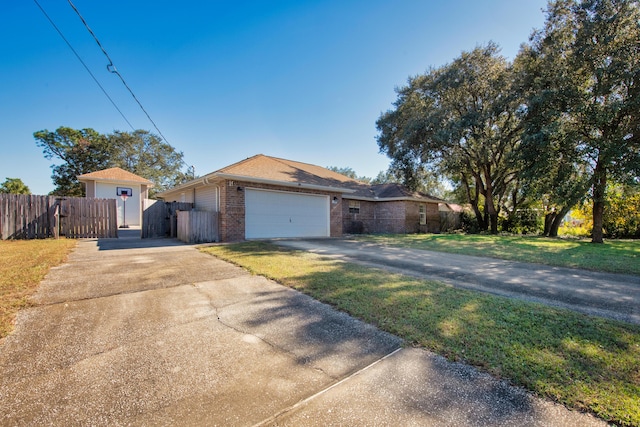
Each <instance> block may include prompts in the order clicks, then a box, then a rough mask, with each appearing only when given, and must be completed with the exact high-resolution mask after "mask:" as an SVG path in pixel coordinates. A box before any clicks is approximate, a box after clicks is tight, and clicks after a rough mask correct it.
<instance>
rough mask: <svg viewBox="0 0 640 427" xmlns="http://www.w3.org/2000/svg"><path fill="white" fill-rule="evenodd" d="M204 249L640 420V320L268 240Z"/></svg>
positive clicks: (628, 420) (466, 358)
mask: <svg viewBox="0 0 640 427" xmlns="http://www.w3.org/2000/svg"><path fill="white" fill-rule="evenodd" d="M203 251H205V252H207V253H210V254H212V255H215V256H218V257H220V258H223V259H226V260H229V261H231V262H234V263H236V264H238V265H240V266H243V267H245V268H246V269H248V270H249V271H251V272H252V273H254V274H260V275H263V276H266V277H269V278H271V279H274V280H276V281H278V282H280V283H282V284H284V285H286V286H290V287H292V288H295V289H298V290H300V291H302V292H305V293H307V294H309V295H311V296H312V297H314V298H316V299H318V300H320V301H323V302H326V303H329V304H331V305H333V306H335V307H336V308H338V309H339V310H343V311H345V312H348V313H350V314H351V315H353V316H355V317H358V318H360V319H362V320H364V321H365V322H369V323H372V324H374V325H377V326H378V327H379V328H381V329H383V330H385V331H388V332H391V333H393V334H396V335H398V336H400V337H402V338H403V339H405V340H406V341H407V343H408V344H410V345H416V346H420V347H423V348H426V349H429V350H431V351H434V352H436V353H439V354H441V355H444V356H446V357H447V358H448V359H450V360H455V361H462V362H465V363H469V364H472V365H475V366H478V367H480V368H481V369H483V370H486V371H488V372H490V373H492V374H494V375H495V376H497V377H500V378H507V379H509V380H510V381H511V382H513V383H514V384H517V385H521V386H523V387H525V388H527V389H529V390H531V391H533V392H535V393H538V394H540V395H542V396H546V397H549V398H551V399H554V400H556V401H558V402H562V403H563V404H565V405H567V406H569V407H572V408H576V409H581V410H586V411H590V412H592V413H594V414H596V415H597V416H599V417H601V418H603V419H605V420H608V421H612V422H615V423H617V424H619V425H626V426H638V425H640V326H637V325H630V324H625V323H619V322H615V321H610V320H605V319H600V318H595V317H589V316H586V315H582V314H578V313H574V312H571V311H568V310H562V309H556V308H551V307H546V306H543V305H539V304H533V303H527V302H523V301H517V300H510V299H507V298H502V297H496V296H491V295H487V294H482V293H478V292H473V291H468V290H462V289H456V288H453V287H450V286H446V285H444V284H441V283H437V282H433V281H426V280H419V279H416V278H411V277H407V276H403V275H398V274H391V273H388V272H386V271H383V270H379V269H373V268H368V267H364V266H360V265H355V264H349V263H344V262H340V261H336V260H331V259H328V258H323V257H321V256H319V255H314V254H310V253H305V252H301V251H292V250H287V249H283V248H279V247H277V246H274V245H270V244H267V243H264V242H246V243H239V244H232V245H224V246H214V247H209V248H205V249H203Z"/></svg>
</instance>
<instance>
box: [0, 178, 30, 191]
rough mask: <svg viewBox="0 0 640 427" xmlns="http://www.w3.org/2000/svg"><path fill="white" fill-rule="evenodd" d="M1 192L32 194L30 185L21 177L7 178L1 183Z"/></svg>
mask: <svg viewBox="0 0 640 427" xmlns="http://www.w3.org/2000/svg"><path fill="white" fill-rule="evenodd" d="M0 193H4V194H31V190H29V187H27V186H26V185H25V183H24V182H22V180H21V179H20V178H7V179H6V180H5V181H4V182H3V183H2V184H0Z"/></svg>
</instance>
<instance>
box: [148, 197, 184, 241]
mask: <svg viewBox="0 0 640 427" xmlns="http://www.w3.org/2000/svg"><path fill="white" fill-rule="evenodd" d="M143 209H144V210H143V212H142V233H141V235H142V238H143V239H147V238H157V237H177V220H178V219H177V218H178V216H177V214H176V212H177V211H190V210H191V209H193V203H184V202H163V201H162V200H150V199H145V200H144V205H143Z"/></svg>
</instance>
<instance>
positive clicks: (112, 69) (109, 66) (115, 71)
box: [34, 0, 169, 143]
mask: <svg viewBox="0 0 640 427" xmlns="http://www.w3.org/2000/svg"><path fill="white" fill-rule="evenodd" d="M34 1H35V0H34ZM67 1H68V2H69V5H70V6H71V8H73V10H74V11H75V12H76V14H77V15H78V17H79V18H80V20H81V21H82V24H83V25H84V26H85V28H86V29H87V31H89V34H91V36H92V37H93V39H94V40H95V41H96V43H97V44H98V47H99V48H100V50H102V53H103V54H104V56H106V57H107V60H108V61H109V64H107V71H109V72H110V73H113V74H115V75H117V76H118V77H119V78H120V80H121V81H122V84H123V85H124V87H125V88H127V90H128V91H129V93H130V94H131V96H132V97H133V99H134V100H135V101H136V102H137V103H138V105H139V106H140V109H141V110H142V111H143V112H144V114H145V115H146V116H147V118H148V119H149V121H150V122H151V124H152V125H153V127H154V128H155V129H156V131H158V134H159V135H160V136H161V137H162V139H164V140H165V141H166V142H167V143H168V142H169V141H168V140H167V138H166V137H165V136H164V135H163V134H162V132H161V131H160V129H158V126H157V125H156V123H155V122H154V121H153V119H152V118H151V116H150V115H149V113H148V112H147V110H146V109H145V108H144V107H143V106H142V103H141V102H140V100H139V99H138V97H137V96H136V95H135V94H134V93H133V90H131V88H130V87H129V85H128V84H127V82H126V81H125V80H124V77H123V76H122V74H120V72H119V71H118V69H117V68H116V66H115V64H114V63H113V61H112V60H111V57H110V56H109V54H108V53H107V50H106V49H105V48H104V46H103V45H102V43H100V40H99V39H98V37H97V36H96V34H95V33H94V32H93V30H91V28H90V27H89V24H88V23H87V21H86V20H85V19H84V17H83V16H82V14H81V13H80V11H79V10H78V8H77V7H76V6H75V5H74V4H73V2H72V1H71V0H67Z"/></svg>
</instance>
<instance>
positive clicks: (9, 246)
mask: <svg viewBox="0 0 640 427" xmlns="http://www.w3.org/2000/svg"><path fill="white" fill-rule="evenodd" d="M75 245H76V241H75V240H67V239H59V240H53V239H49V240H0V340H1V339H2V338H4V337H5V336H7V335H8V334H9V333H11V331H12V330H13V324H14V321H15V317H16V313H17V312H18V311H19V310H21V309H23V308H26V307H29V306H30V302H29V297H31V295H33V293H34V292H35V291H36V289H37V288H38V285H39V284H40V282H41V281H42V279H44V276H45V275H46V274H47V272H48V271H49V269H50V268H51V267H53V266H56V265H59V264H61V263H62V262H63V261H64V260H65V259H66V257H67V255H68V254H69V252H70V251H71V249H72V248H73V247H74V246H75Z"/></svg>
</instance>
